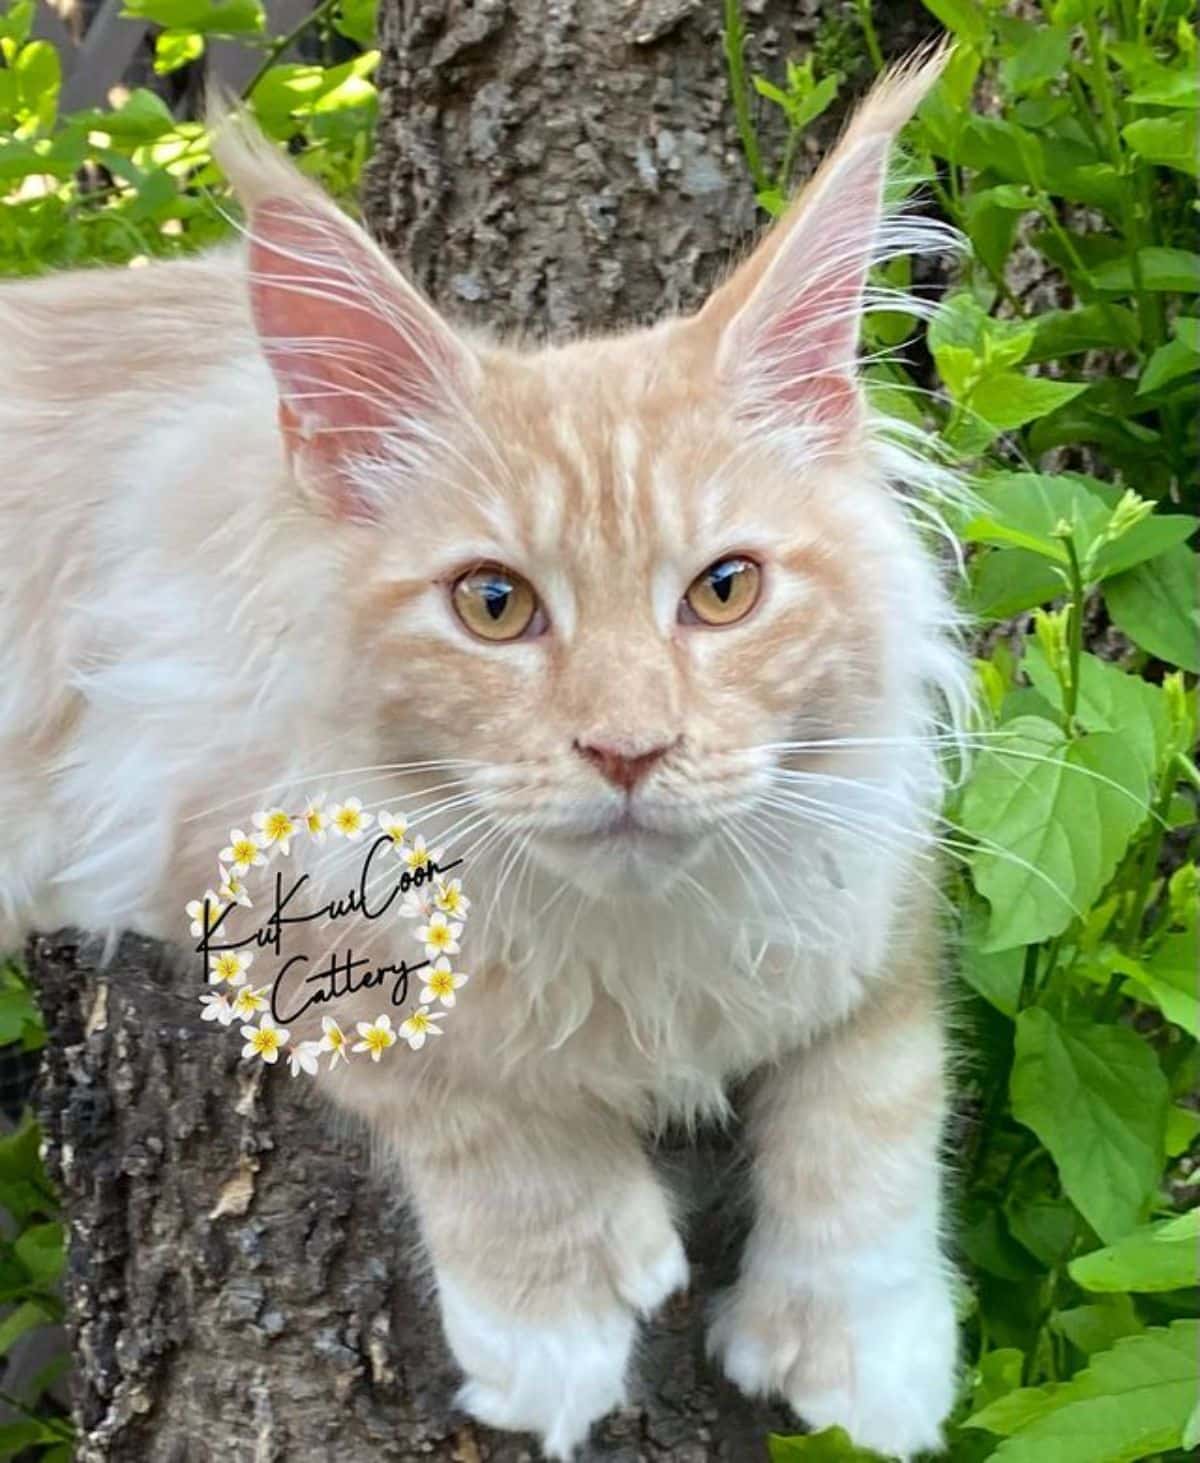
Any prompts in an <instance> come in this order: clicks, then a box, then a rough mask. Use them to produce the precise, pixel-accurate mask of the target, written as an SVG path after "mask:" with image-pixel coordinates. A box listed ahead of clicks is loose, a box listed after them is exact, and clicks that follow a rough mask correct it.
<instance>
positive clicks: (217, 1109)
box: [28, 0, 916, 1463]
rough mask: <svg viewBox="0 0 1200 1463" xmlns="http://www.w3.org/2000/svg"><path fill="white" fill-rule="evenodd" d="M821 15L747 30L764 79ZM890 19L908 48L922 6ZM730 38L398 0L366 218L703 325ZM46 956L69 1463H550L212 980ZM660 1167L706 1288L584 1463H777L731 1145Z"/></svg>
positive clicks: (691, 29)
mask: <svg viewBox="0 0 1200 1463" xmlns="http://www.w3.org/2000/svg"><path fill="white" fill-rule="evenodd" d="M822 8H824V9H826V10H832V9H834V8H835V6H834V5H833V4H832V3H828V0H827V3H825V5H824V6H822V4H821V3H820V0H808V3H805V4H799V5H797V4H796V3H795V0H791V3H774V0H767V3H759V4H757V5H754V4H751V5H748V7H747V9H748V10H749V11H750V12H751V15H750V23H751V27H752V31H753V33H754V35H755V36H756V37H757V40H756V43H755V49H754V50H752V53H751V62H750V64H751V67H752V68H753V67H754V66H760V67H769V66H770V61H771V57H772V56H773V55H776V54H778V53H780V52H788V51H791V50H793V49H794V48H795V47H796V45H797V42H801V43H802V42H803V40H804V38H805V36H811V33H812V31H813V29H814V28H815V25H816V23H817V19H818V17H819V14H820V12H821V10H822ZM888 9H889V14H888V22H889V25H891V26H892V34H891V36H889V37H888V38H887V39H888V40H889V41H890V42H891V43H892V45H893V47H894V48H895V49H903V48H904V47H905V46H906V45H907V44H909V43H911V41H912V40H913V39H914V38H915V35H916V31H915V29H914V26H913V24H912V20H911V11H910V9H909V7H908V5H907V4H905V5H897V6H895V7H889V8H888ZM719 18H720V7H719V5H718V4H717V3H716V0H704V3H698V0H647V3H642V4H635V5H629V4H627V3H618V0H610V3H601V0H474V3H463V0H455V3H450V4H447V5H441V4H433V3H425V4H418V3H414V0H406V3H399V0H384V4H383V6H382V31H383V33H382V42H383V49H384V64H383V67H382V71H381V75H380V82H381V87H382V91H383V97H384V106H383V115H382V119H381V123H380V131H379V144H378V153H377V157H376V160H375V162H374V164H373V167H372V169H371V172H370V176H369V179H368V182H367V186H366V190H365V205H366V213H367V217H368V221H369V222H370V223H371V224H372V226H373V228H374V229H375V231H376V233H377V234H378V235H379V236H380V237H381V238H382V239H383V241H384V242H385V244H386V245H387V246H389V247H390V248H391V250H392V251H393V253H394V254H395V255H396V256H397V257H398V258H399V259H401V261H403V262H404V263H406V264H407V265H408V266H409V267H410V268H411V270H412V272H413V274H414V275H415V277H416V278H417V279H418V280H419V281H420V283H421V284H422V285H424V286H425V288H426V289H427V290H428V291H429V292H430V294H431V295H432V296H433V297H434V298H435V299H436V300H438V301H439V302H441V303H442V304H443V305H445V306H447V307H451V306H452V307H454V309H455V311H456V313H458V314H459V315H460V317H462V316H465V317H466V318H467V319H468V320H470V321H474V322H476V323H478V324H481V325H486V326H488V327H492V328H501V329H517V330H522V331H527V332H533V333H537V334H543V333H544V334H547V335H551V336H555V335H561V334H563V333H566V332H571V331H576V330H581V329H582V330H594V329H602V328H609V327H612V326H613V325H615V324H619V323H621V322H625V321H629V320H634V319H638V318H643V317H648V316H653V315H656V314H658V313H660V312H661V311H662V310H664V309H669V308H674V307H677V306H680V307H690V306H693V305H695V304H697V303H698V302H699V300H700V298H701V297H702V295H703V294H704V292H705V290H706V288H707V287H708V285H709V284H710V282H711V280H712V279H713V277H714V276H715V275H716V274H717V273H718V272H719V271H720V270H721V269H722V267H723V266H724V265H725V264H726V262H727V261H728V259H729V256H730V254H731V252H734V251H736V250H737V249H739V248H740V247H741V246H742V245H743V244H744V243H745V242H747V241H748V239H749V236H750V234H751V233H752V231H753V229H754V226H755V219H754V207H753V198H752V192H751V187H750V183H749V180H748V177H747V174H746V168H745V162H744V159H743V158H742V156H741V153H740V150H739V147H738V143H737V139H736V132H735V129H734V127H733V124H732V120H731V115H730V112H729V107H728V101H727V91H726V80H725V75H724V63H723V59H722V56H721V47H720V34H719ZM901 21H902V22H903V24H901ZM830 125H831V126H832V121H831V123H830ZM768 135H769V134H768ZM28 955H29V963H30V968H31V970H32V972H33V975H34V979H35V981H36V983H37V985H38V987H39V989H40V992H41V999H42V1001H43V1004H44V1008H45V1014H46V1021H47V1027H48V1029H49V1032H50V1036H51V1041H50V1046H49V1048H48V1056H47V1064H46V1069H45V1074H44V1077H43V1081H42V1087H41V1102H40V1106H41V1113H42V1119H43V1122H44V1124H45V1131H46V1139H47V1147H48V1161H49V1163H50V1166H51V1169H52V1171H53V1172H54V1173H55V1174H56V1176H57V1178H58V1180H59V1182H60V1184H61V1186H62V1192H63V1199H64V1206H65V1211H66V1215H67V1218H68V1220H69V1222H70V1227H71V1242H70V1254H69V1262H68V1271H67V1276H66V1282H65V1286H66V1299H67V1305H68V1324H69V1328H70V1331H71V1334H72V1337H73V1341H74V1346H75V1353H76V1375H75V1414H76V1419H77V1422H78V1425H79V1430H80V1436H81V1442H80V1446H79V1450H78V1458H79V1460H80V1463H192V1460H206V1459H209V1458H212V1459H217V1458H219V1459H222V1460H229V1463H273V1460H276V1459H303V1460H305V1463H326V1460H327V1463H365V1460H368V1459H376V1458H387V1459H402V1460H417V1459H427V1458H434V1459H445V1460H452V1463H484V1460H491V1463H520V1460H530V1459H532V1458H533V1457H534V1456H536V1448H535V1447H534V1445H533V1444H532V1443H530V1442H529V1441H528V1440H524V1441H523V1440H521V1439H519V1438H515V1437H513V1436H511V1435H501V1434H496V1433H492V1432H490V1431H488V1430H487V1429H484V1428H480V1427H476V1426H475V1425H473V1424H472V1423H470V1422H469V1421H468V1420H466V1419H465V1418H463V1417H462V1416H461V1415H459V1414H457V1413H455V1411H454V1409H453V1404H452V1397H453V1392H454V1388H455V1384H456V1372H455V1369H454V1367H453V1365H452V1364H451V1363H450V1361H449V1359H448V1357H447V1355H446V1353H445V1351H444V1349H443V1346H442V1342H441V1338H440V1331H439V1327H438V1322H437V1317H436V1312H435V1309H434V1306H433V1304H432V1302H431V1299H430V1297H429V1294H428V1290H427V1287H426V1285H425V1284H424V1282H423V1281H422V1279H421V1277H420V1274H419V1268H418V1266H417V1264H416V1262H415V1259H414V1249H413V1244H412V1239H413V1230H412V1225H411V1221H410V1220H409V1219H408V1218H407V1217H406V1214H405V1211H404V1208H403V1203H402V1200H401V1197H400V1194H399V1191H398V1188H397V1187H396V1185H395V1184H394V1183H392V1182H390V1181H389V1179H388V1176H387V1175H386V1174H382V1175H381V1174H378V1173H376V1174H374V1175H373V1174H372V1173H371V1171H370V1165H369V1163H368V1160H367V1153H366V1144H365V1142H364V1141H363V1139H362V1136H361V1135H359V1134H357V1133H354V1132H352V1131H350V1130H348V1129H346V1128H345V1127H344V1126H337V1125H336V1124H335V1120H334V1119H333V1117H332V1115H331V1114H330V1113H328V1112H327V1111H326V1110H324V1109H323V1108H321V1107H320V1106H319V1104H317V1103H316V1102H315V1100H314V1098H313V1095H312V1087H311V1085H310V1084H308V1083H307V1082H291V1081H290V1080H289V1079H288V1077H287V1076H286V1075H285V1074H284V1073H282V1072H276V1073H270V1074H265V1073H263V1071H262V1069H261V1068H259V1069H258V1070H257V1071H256V1073H255V1074H254V1075H253V1076H249V1077H248V1076H247V1075H246V1074H245V1071H244V1069H243V1068H241V1067H240V1066H239V1063H238V1060H237V1043H236V1042H231V1041H229V1040H227V1039H225V1040H223V1039H221V1038H220V1037H219V1036H217V1035H216V1034H215V1033H214V1032H212V1031H211V1030H209V1029H207V1028H204V1027H201V1026H198V1025H197V1024H196V1023H194V1022H192V1021H191V1020H190V1013H191V1012H192V1011H193V1010H194V993H193V992H192V991H191V989H190V987H191V984H192V982H191V981H190V980H188V979H187V978H185V977H184V976H183V975H181V974H180V973H179V972H178V971H176V970H174V969H173V967H172V965H171V963H170V961H169V960H168V958H167V957H166V956H165V955H164V952H163V951H162V950H161V949H160V948H159V947H156V946H154V945H151V944H149V943H148V942H145V941H141V940H137V939H134V938H127V939H126V940H125V941H124V942H123V944H122V946H121V948H120V950H119V952H118V954H117V957H116V959H115V961H114V962H113V964H112V965H111V966H109V967H108V968H107V969H104V970H102V969H100V968H98V966H97V964H96V962H95V960H94V959H92V958H91V957H90V956H89V955H87V954H86V953H85V952H84V951H83V950H82V949H81V948H80V946H79V944H78V942H77V941H75V940H74V939H73V938H72V937H71V936H70V935H58V936H50V937H44V938H39V939H36V940H34V941H33V942H32V943H31V946H30V949H29V952H28ZM664 1157H665V1160H666V1161H667V1162H668V1163H670V1164H671V1166H672V1167H673V1168H674V1169H675V1170H676V1182H677V1184H678V1185H679V1186H680V1187H681V1188H682V1189H683V1190H684V1192H685V1193H689V1194H690V1195H691V1198H692V1206H691V1207H692V1223H691V1229H690V1240H691V1244H690V1248H691V1253H692V1259H693V1265H694V1284H693V1288H692V1291H691V1293H690V1294H689V1295H688V1296H686V1297H682V1298H679V1299H678V1300H677V1301H675V1302H674V1303H673V1304H672V1305H671V1306H670V1307H669V1309H668V1311H667V1313H666V1314H665V1315H664V1316H663V1317H662V1318H661V1319H660V1320H659V1321H657V1322H656V1323H655V1324H654V1325H653V1326H652V1327H650V1328H649V1329H648V1333H647V1340H646V1344H645V1347H644V1349H643V1352H642V1355H641V1359H640V1365H639V1368H638V1377H637V1381H636V1383H635V1387H636V1390H635V1394H634V1396H635V1402H634V1405H633V1406H632V1407H631V1408H630V1409H629V1410H628V1411H626V1412H625V1413H623V1414H622V1415H620V1416H618V1417H616V1418H614V1419H611V1420H609V1421H608V1422H607V1423H605V1424H604V1425H603V1426H602V1427H600V1428H599V1429H597V1432H596V1435H595V1438H594V1440H593V1442H592V1444H591V1446H590V1448H589V1449H588V1450H587V1454H586V1456H587V1457H589V1458H591V1459H607V1460H610V1463H617V1460H620V1463H635V1460H671V1463H708V1460H716V1459H723V1460H736V1463H752V1460H754V1459H765V1457H766V1445H765V1436H766V1433H767V1431H768V1430H769V1429H770V1428H772V1427H776V1428H778V1427H784V1426H786V1422H787V1420H786V1418H785V1417H784V1415H782V1414H780V1413H778V1412H774V1411H772V1410H770V1409H765V1408H754V1407H752V1406H750V1405H749V1404H747V1403H746V1402H744V1401H743V1400H741V1399H740V1397H739V1396H738V1395H737V1394H736V1393H735V1392H734V1391H733V1390H732V1389H731V1388H729V1387H728V1386H727V1385H725V1384H724V1383H723V1382H722V1381H721V1380H720V1379H719V1378H718V1377H717V1376H716V1375H715V1374H714V1373H713V1371H712V1370H711V1369H710V1368H709V1367H708V1366H707V1364H706V1363H705V1361H704V1359H703V1341H702V1318H703V1310H704V1306H705V1303H706V1300H707V1298H708V1297H709V1296H710V1295H711V1293H712V1291H713V1289H714V1288H715V1287H716V1285H717V1284H718V1283H719V1282H720V1281H721V1280H722V1279H724V1278H727V1277H728V1272H729V1270H730V1261H731V1258H732V1257H733V1255H734V1254H735V1249H736V1240H737V1228H738V1226H737V1224H736V1222H734V1221H733V1220H732V1219H731V1217H730V1213H729V1212H728V1211H729V1205H728V1204H727V1203H726V1198H727V1195H728V1194H729V1192H730V1190H731V1189H736V1188H737V1187H738V1186H737V1184H736V1183H734V1182H732V1181H731V1179H730V1176H729V1175H730V1170H729V1158H728V1150H727V1149H723V1148H722V1147H721V1145H720V1143H715V1144H714V1145H713V1146H709V1147H701V1148H699V1149H687V1150H686V1151H685V1149H684V1148H683V1147H680V1148H678V1149H674V1150H670V1151H668V1152H667V1153H666V1154H665V1155H664Z"/></svg>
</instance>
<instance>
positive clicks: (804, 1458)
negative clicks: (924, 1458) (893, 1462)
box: [767, 1427, 883, 1463]
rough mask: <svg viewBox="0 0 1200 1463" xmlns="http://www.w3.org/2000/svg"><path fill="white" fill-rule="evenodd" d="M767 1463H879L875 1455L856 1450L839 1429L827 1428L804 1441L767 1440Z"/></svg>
mask: <svg viewBox="0 0 1200 1463" xmlns="http://www.w3.org/2000/svg"><path fill="white" fill-rule="evenodd" d="M767 1446H768V1450H769V1452H770V1454H771V1463H883V1459H882V1458H881V1457H880V1455H879V1454H878V1453H873V1452H871V1450H870V1449H869V1448H860V1447H858V1446H857V1444H855V1443H852V1442H851V1441H850V1438H849V1436H848V1435H847V1434H846V1432H845V1431H844V1430H843V1429H842V1428H840V1427H827V1428H824V1429H823V1430H822V1431H821V1432H819V1433H809V1434H808V1435H807V1436H806V1437H796V1438H783V1437H779V1436H778V1435H777V1434H775V1433H772V1434H771V1436H770V1437H769V1438H768V1439H767Z"/></svg>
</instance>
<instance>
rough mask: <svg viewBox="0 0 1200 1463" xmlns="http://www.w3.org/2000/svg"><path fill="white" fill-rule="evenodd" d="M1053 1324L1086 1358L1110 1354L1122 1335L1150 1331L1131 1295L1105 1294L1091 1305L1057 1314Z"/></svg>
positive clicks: (1057, 1312) (1134, 1334) (1051, 1322)
mask: <svg viewBox="0 0 1200 1463" xmlns="http://www.w3.org/2000/svg"><path fill="white" fill-rule="evenodd" d="M1050 1325H1051V1326H1052V1327H1053V1328H1054V1330H1055V1331H1057V1332H1058V1333H1059V1335H1060V1336H1065V1337H1066V1338H1067V1340H1068V1341H1069V1342H1070V1343H1071V1345H1072V1346H1074V1347H1076V1348H1077V1349H1078V1350H1079V1351H1082V1352H1083V1354H1084V1355H1085V1356H1092V1355H1094V1353H1095V1352H1097V1351H1107V1350H1108V1349H1109V1348H1110V1347H1111V1346H1112V1345H1113V1343H1114V1342H1116V1341H1119V1340H1120V1339H1121V1337H1122V1336H1136V1335H1137V1334H1138V1332H1139V1331H1144V1330H1145V1329H1146V1328H1145V1326H1144V1325H1143V1324H1142V1322H1141V1320H1140V1319H1139V1317H1138V1313H1137V1311H1136V1310H1135V1309H1134V1305H1133V1301H1132V1300H1131V1299H1130V1297H1129V1296H1127V1295H1105V1296H1101V1298H1100V1299H1099V1300H1096V1301H1093V1302H1092V1303H1091V1304H1090V1305H1086V1306H1074V1307H1072V1308H1071V1309H1070V1310H1066V1311H1056V1312H1055V1314H1054V1315H1053V1316H1051V1318H1050Z"/></svg>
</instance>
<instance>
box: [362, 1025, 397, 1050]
mask: <svg viewBox="0 0 1200 1463" xmlns="http://www.w3.org/2000/svg"><path fill="white" fill-rule="evenodd" d="M364 1040H365V1041H366V1043H367V1046H368V1047H370V1049H371V1050H372V1051H373V1052H385V1051H387V1049H388V1047H390V1046H391V1044H392V1034H391V1032H390V1031H385V1030H384V1029H383V1027H382V1026H372V1027H371V1029H370V1031H368V1032H367V1034H366V1036H365V1038H364Z"/></svg>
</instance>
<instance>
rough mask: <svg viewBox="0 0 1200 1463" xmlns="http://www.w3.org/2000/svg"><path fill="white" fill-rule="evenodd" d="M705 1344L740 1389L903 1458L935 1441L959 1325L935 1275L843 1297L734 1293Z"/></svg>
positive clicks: (952, 1376)
mask: <svg viewBox="0 0 1200 1463" xmlns="http://www.w3.org/2000/svg"><path fill="white" fill-rule="evenodd" d="M709 1348H710V1351H711V1352H712V1353H713V1354H715V1355H717V1356H719V1358H720V1359H721V1362H722V1364H723V1367H724V1370H725V1373H726V1375H727V1376H728V1377H729V1378H730V1380H731V1381H732V1382H734V1383H735V1384H736V1385H737V1386H738V1387H740V1388H741V1390H742V1391H743V1392H746V1393H748V1394H749V1395H751V1396H782V1397H783V1398H784V1399H785V1401H786V1402H787V1403H788V1405H789V1406H790V1407H791V1408H792V1410H793V1411H794V1412H795V1413H796V1414H797V1415H798V1416H799V1417H800V1418H802V1419H803V1420H804V1422H806V1423H807V1424H808V1425H809V1426H810V1427H812V1428H814V1429H820V1428H824V1427H833V1426H838V1427H843V1428H845V1430H846V1431H847V1432H848V1433H849V1435H850V1437H851V1438H852V1439H853V1440H854V1442H856V1443H858V1444H859V1445H860V1446H861V1447H864V1448H874V1449H875V1450H876V1451H877V1452H880V1453H884V1454H888V1455H891V1456H893V1457H897V1456H898V1457H901V1458H904V1459H908V1458H910V1457H912V1456H913V1455H914V1454H915V1453H919V1452H923V1451H925V1450H936V1449H938V1448H940V1447H941V1445H942V1424H943V1422H944V1421H945V1419H946V1416H947V1415H948V1413H949V1412H950V1409H951V1407H952V1405H953V1402H954V1393H955V1381H956V1355H957V1328H956V1324H955V1317H954V1306H953V1300H952V1296H951V1290H950V1286H949V1282H948V1280H947V1278H946V1277H944V1276H942V1275H941V1274H934V1275H929V1276H927V1277H923V1278H921V1279H916V1280H911V1281H906V1282H904V1283H902V1284H897V1285H891V1286H889V1285H887V1284H886V1283H885V1284H884V1285H881V1286H878V1287H876V1288H873V1289H871V1290H869V1291H868V1290H858V1289H857V1287H856V1288H854V1289H853V1290H851V1291H849V1292H848V1293H843V1294H842V1295H841V1296H836V1295H835V1294H833V1293H830V1292H828V1291H825V1292H824V1293H821V1294H817V1295H813V1294H811V1293H810V1294H808V1295H804V1296H802V1295H797V1294H795V1293H793V1294H792V1295H791V1296H790V1297H787V1298H783V1297H781V1296H780V1294H779V1292H778V1291H776V1292H775V1294H774V1295H771V1294H770V1293H769V1292H765V1291H762V1290H759V1292H758V1294H754V1293H753V1292H745V1291H741V1290H735V1291H734V1292H732V1293H731V1294H730V1295H729V1296H727V1297H726V1299H725V1301H724V1303H723V1304H722V1306H721V1308H720V1310H719V1312H718V1315H717V1317H716V1320H715V1321H714V1324H713V1326H712V1329H711V1330H710V1333H709Z"/></svg>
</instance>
